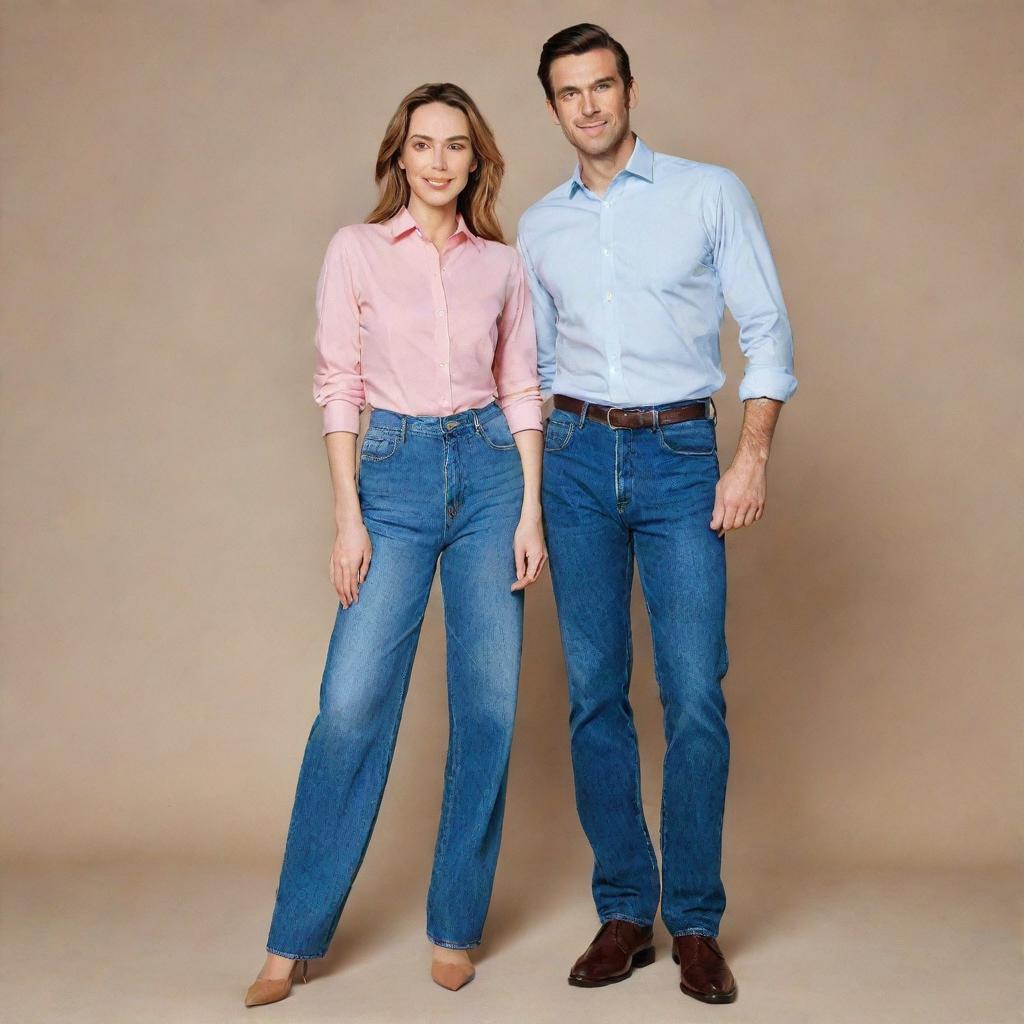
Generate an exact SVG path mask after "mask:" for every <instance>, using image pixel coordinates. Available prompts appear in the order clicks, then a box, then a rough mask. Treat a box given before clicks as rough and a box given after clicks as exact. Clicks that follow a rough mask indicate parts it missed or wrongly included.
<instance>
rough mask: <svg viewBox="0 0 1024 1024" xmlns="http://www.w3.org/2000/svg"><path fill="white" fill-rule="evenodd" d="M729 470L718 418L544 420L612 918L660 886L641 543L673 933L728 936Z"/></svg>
mask: <svg viewBox="0 0 1024 1024" xmlns="http://www.w3.org/2000/svg"><path fill="white" fill-rule="evenodd" d="M675 404H678V403H675ZM654 408H656V409H659V410H661V409H665V408H668V406H664V405H663V406H654ZM718 475H719V469H718V455H717V450H716V443H715V425H714V422H713V421H712V420H710V419H698V420H688V421H686V422H683V423H676V424H672V425H670V426H665V427H658V428H656V429H654V428H644V429H614V428H612V427H609V426H606V425H604V424H602V423H599V422H596V421H595V420H591V419H587V418H586V417H585V416H584V415H576V414H571V413H567V412H562V411H560V410H557V409H556V410H555V411H554V412H553V413H552V414H551V418H550V420H549V421H548V424H547V428H546V432H545V439H544V493H543V500H544V521H545V530H546V534H547V543H548V552H549V556H550V563H551V577H552V581H553V584H554V591H555V600H556V604H557V607H558V619H559V627H560V630H561V636H562V648H563V651H564V653H565V661H566V668H567V672H568V677H569V701H570V733H571V741H572V763H573V774H574V777H575V784H576V805H577V809H578V811H579V815H580V821H581V823H582V825H583V828H584V831H585V832H586V834H587V838H588V839H589V840H590V845H591V846H592V847H593V850H594V876H593V891H594V902H595V903H596V905H597V912H598V916H599V917H600V919H601V920H602V921H607V920H609V919H611V918H621V919H623V920H626V921H632V922H634V923H636V924H640V925H649V924H651V923H652V922H653V920H654V917H655V915H656V913H657V910H658V901H659V890H660V888H661V886H660V885H659V877H658V863H657V860H656V859H655V854H654V848H653V846H652V844H651V838H650V834H649V833H648V830H647V823H646V821H645V820H644V813H643V807H642V804H641V797H640V760H639V752H638V750H637V739H636V730H635V728H634V725H633V710H632V708H631V707H630V703H629V682H630V672H631V670H632V660H633V648H632V635H631V629H630V614H629V602H630V591H631V589H632V583H633V559H634V555H635V557H636V564H637V567H638V569H639V572H640V582H641V585H642V588H643V594H644V600H645V603H646V606H647V614H648V617H649V618H650V622H651V634H652V637H653V640H654V666H655V675H656V677H657V681H658V689H659V692H660V695H661V703H662V706H663V708H664V725H665V737H666V739H667V742H668V747H667V750H666V753H665V763H664V788H663V797H662V806H661V852H662V877H663V880H664V892H663V894H661V912H662V918H663V919H664V921H665V924H666V926H667V927H668V929H669V931H670V932H672V934H673V935H681V934H685V933H693V934H703V935H712V936H714V935H717V934H718V925H719V921H720V919H721V916H722V912H723V910H724V909H725V889H724V887H723V886H722V879H721V850H722V815H723V812H724V808H725V786H726V776H727V774H728V766H729V736H728V733H727V731H726V728H725V701H724V699H723V695H722V687H721V680H722V677H723V676H724V675H725V673H726V670H727V668H728V653H727V651H726V645H725V544H724V541H723V540H722V539H720V538H719V537H718V536H717V535H716V534H715V533H714V532H713V531H712V530H711V529H710V528H709V526H708V524H709V523H710V521H711V514H712V510H713V508H714V502H715V485H716V483H717V482H718Z"/></svg>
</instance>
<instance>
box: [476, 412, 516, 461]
mask: <svg viewBox="0 0 1024 1024" xmlns="http://www.w3.org/2000/svg"><path fill="white" fill-rule="evenodd" d="M476 430H477V433H478V434H479V435H480V436H481V437H482V438H483V439H484V441H486V442H487V445H488V446H489V447H491V448H493V449H494V450H495V451H499V452H506V451H509V450H510V449H512V448H515V446H516V440H515V438H514V437H513V436H512V431H511V429H510V428H509V425H508V420H507V419H505V414H504V413H501V414H500V415H498V416H491V417H489V418H488V419H486V420H482V419H477V421H476Z"/></svg>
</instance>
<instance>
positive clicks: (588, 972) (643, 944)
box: [569, 921, 654, 988]
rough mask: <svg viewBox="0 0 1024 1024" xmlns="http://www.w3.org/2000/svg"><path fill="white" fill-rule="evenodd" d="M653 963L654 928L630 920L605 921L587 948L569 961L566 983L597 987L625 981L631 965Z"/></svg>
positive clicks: (631, 967) (637, 965) (630, 972)
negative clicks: (570, 967) (571, 963)
mask: <svg viewBox="0 0 1024 1024" xmlns="http://www.w3.org/2000/svg"><path fill="white" fill-rule="evenodd" d="M653 963H654V929H652V928H649V927H648V928H643V927H641V926H640V925H638V924H633V923H632V922H631V921H605V923H604V924H603V925H601V927H600V928H599V929H598V932H597V935H595V936H594V941H593V942H592V943H591V944H590V945H589V946H588V947H587V951H586V952H585V953H584V954H583V956H581V957H580V958H579V960H577V961H576V963H574V964H573V965H572V970H571V971H570V972H569V984H570V985H579V986H580V987H581V988H597V986H598V985H612V984H614V983H615V982H616V981H625V980H626V978H628V977H629V976H630V975H631V974H632V973H633V968H634V967H646V966H647V965H648V964H653Z"/></svg>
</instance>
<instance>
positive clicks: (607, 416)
mask: <svg viewBox="0 0 1024 1024" xmlns="http://www.w3.org/2000/svg"><path fill="white" fill-rule="evenodd" d="M625 411H626V410H625V409H620V408H619V407H618V406H617V405H610V406H608V408H607V409H606V410H605V413H604V421H605V423H606V424H607V426H608V429H609V430H623V429H624V428H623V427H617V426H615V424H614V423H612V413H613V412H625Z"/></svg>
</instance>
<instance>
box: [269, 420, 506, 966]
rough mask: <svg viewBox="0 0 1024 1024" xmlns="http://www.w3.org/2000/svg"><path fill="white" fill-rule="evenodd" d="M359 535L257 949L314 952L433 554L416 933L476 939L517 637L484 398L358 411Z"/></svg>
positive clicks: (378, 762) (353, 839) (385, 753)
mask: <svg viewBox="0 0 1024 1024" xmlns="http://www.w3.org/2000/svg"><path fill="white" fill-rule="evenodd" d="M359 492H360V499H361V504H362V511H363V519H364V521H365V523H366V527H367V529H368V530H369V532H370V536H371V539H372V541H373V557H372V561H371V563H370V570H369V574H368V575H367V578H366V581H365V583H364V584H363V585H362V587H361V588H360V591H359V600H358V602H357V603H355V604H353V605H351V606H350V607H349V608H348V609H347V610H345V609H344V608H342V607H341V605H340V604H339V606H338V613H337V618H336V621H335V626H334V632H333V635H332V636H331V641H330V647H329V649H328V653H327V664H326V667H325V669H324V674H323V681H322V684H321V688H320V710H319V714H318V715H317V718H316V720H315V721H314V723H313V727H312V730H311V732H310V734H309V740H308V742H307V744H306V751H305V756H304V758H303V761H302V768H301V771H300V773H299V780H298V787H297V790H296V794H295V804H294V808H293V811H292V818H291V825H290V828H289V831H288V838H287V843H286V849H285V855H284V863H283V866H282V869H281V877H280V882H279V885H278V890H277V901H276V905H275V908H274V915H273V920H272V922H271V927H270V936H269V938H268V942H267V948H268V949H269V950H270V951H271V952H274V953H278V954H280V955H282V956H287V957H292V958H294V959H309V958H316V957H322V956H324V954H325V953H326V952H327V948H328V945H329V944H330V941H331V937H332V936H333V935H334V931H335V928H336V927H337V925H338V920H339V916H340V914H341V911H342V909H343V907H344V905H345V900H346V899H347V897H348V894H349V890H350V889H351V886H352V882H353V879H354V878H355V876H356V872H357V871H358V870H359V865H360V863H361V862H362V859H363V855H364V853H365V851H366V846H367V843H368V842H369V839H370V834H371V832H372V830H373V826H374V822H375V821H376V818H377V811H378V808H379V806H380V801H381V797H382V794H383V792H384V785H385V782H386V780H387V775H388V770H389V768H390V765H391V759H392V755H393V753H394V749H395V738H396V735H397V733H398V725H399V720H400V718H401V714H402V706H403V704H404V701H405V695H406V692H407V689H408V685H409V676H410V672H411V670H412V664H413V656H414V654H415V651H416V644H417V641H418V639H419V633H420V626H421V624H422V622H423V614H424V611H425V609H426V605H427V598H428V595H429V593H430V587H431V583H432V581H433V578H434V570H435V568H436V566H437V563H438V559H439V558H440V563H441V589H442V593H443V597H444V614H445V630H446V636H447V659H448V708H449V716H450V718H449V724H450V729H451V732H450V739H449V746H448V762H447V766H446V769H445V785H444V801H443V805H442V809H441V821H440V827H439V830H438V836H437V846H436V849H435V854H434V869H433V876H432V878H431V882H430V892H429V895H428V899H427V933H428V936H429V938H430V939H431V941H432V942H434V943H436V944H438V945H444V946H449V947H452V948H469V947H471V946H475V945H477V944H478V943H479V942H480V937H481V933H482V930H483V926H484V918H485V917H486V914H487V907H488V904H489V902H490V897H491V888H492V884H493V880H494V869H495V864H496V861H497V856H498V847H499V843H500V840H501V826H502V818H503V814H504V805H505V785H506V778H507V772H508V757H509V749H510V746H511V742H512V728H513V722H514V718H515V711H516V693H517V686H518V680H519V664H520V652H521V646H522V625H523V594H522V592H521V591H520V592H517V593H512V592H511V591H510V589H509V588H510V587H511V585H512V583H513V582H514V581H515V578H516V573H515V558H514V553H513V547H512V544H513V537H514V533H515V529H516V526H517V525H518V522H519V516H520V513H521V509H522V498H523V474H522V465H521V463H520V460H519V453H518V450H517V449H516V446H515V441H514V439H513V437H512V434H511V432H510V430H509V426H508V423H507V421H506V419H505V417H504V415H503V414H502V412H501V410H500V409H499V408H498V406H497V405H494V404H491V405H488V406H486V407H485V408H483V409H468V410H465V411H463V412H460V413H456V414H454V415H451V416H445V417H441V418H437V417H414V416H404V415H399V414H397V413H393V412H387V411H382V410H376V411H374V413H373V415H372V418H371V421H370V427H369V430H368V431H367V434H366V437H365V439H364V441H363V445H362V449H361V454H360V466H359Z"/></svg>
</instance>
